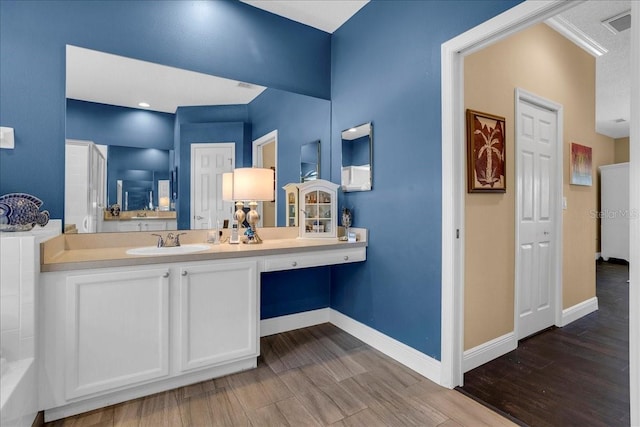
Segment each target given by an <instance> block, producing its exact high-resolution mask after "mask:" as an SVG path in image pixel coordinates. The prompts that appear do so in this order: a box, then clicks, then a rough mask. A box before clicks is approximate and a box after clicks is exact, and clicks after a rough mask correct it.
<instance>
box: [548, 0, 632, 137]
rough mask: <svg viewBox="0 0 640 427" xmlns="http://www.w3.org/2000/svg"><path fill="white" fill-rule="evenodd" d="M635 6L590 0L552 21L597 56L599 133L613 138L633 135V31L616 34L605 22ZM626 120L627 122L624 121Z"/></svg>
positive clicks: (552, 25)
mask: <svg viewBox="0 0 640 427" xmlns="http://www.w3.org/2000/svg"><path fill="white" fill-rule="evenodd" d="M629 9H631V2H630V0H626V1H593V0H592V1H586V2H584V3H581V4H580V5H578V6H576V7H574V8H572V9H569V10H567V11H566V12H564V13H561V14H560V15H559V16H557V17H556V22H551V23H549V22H548V23H549V24H550V26H551V27H552V28H554V29H556V30H558V31H559V32H560V33H561V34H563V35H564V36H565V37H567V38H569V40H572V41H573V42H574V43H576V44H577V45H578V46H580V47H582V48H583V49H585V50H586V51H587V52H589V53H591V54H594V51H596V50H600V52H602V51H605V52H606V53H603V54H602V55H601V56H596V55H594V56H596V132H598V133H601V134H603V135H607V136H609V137H611V138H622V137H627V136H629V120H630V118H631V92H630V85H631V81H630V79H631V63H630V61H629V56H630V55H629V54H630V52H631V31H629V30H626V31H623V32H621V33H618V34H614V33H613V32H612V31H611V30H609V29H607V28H606V27H605V26H604V25H602V21H604V20H606V19H608V18H611V17H614V16H616V15H619V14H621V13H623V12H626V11H628V10H629ZM620 120H624V121H620Z"/></svg>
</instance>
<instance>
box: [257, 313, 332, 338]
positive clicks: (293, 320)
mask: <svg viewBox="0 0 640 427" xmlns="http://www.w3.org/2000/svg"><path fill="white" fill-rule="evenodd" d="M327 322H329V308H320V309H318V310H311V311H303V312H302V313H295V314H289V315H287V316H279V317H273V318H271V319H264V320H261V321H260V336H261V337H266V336H269V335H274V334H280V333H282V332H287V331H293V330H294V329H300V328H306V327H309V326H314V325H319V324H321V323H327Z"/></svg>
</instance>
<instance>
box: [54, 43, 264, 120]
mask: <svg viewBox="0 0 640 427" xmlns="http://www.w3.org/2000/svg"><path fill="white" fill-rule="evenodd" d="M239 83H240V82H238V81H236V80H229V79H223V78H221V77H216V76H211V75H209V74H202V73H196V72H193V71H188V70H181V69H178V68H173V67H167V66H165V65H159V64H153V63H151V62H145V61H139V60H137V59H131V58H125V57H123V56H118V55H111V54H108V53H104V52H98V51H95V50H90V49H84V48H80V47H76V46H70V45H67V87H66V94H67V98H71V99H79V100H82V101H91V102H98V103H101V104H111V105H119V106H121V107H130V108H140V107H139V106H138V103H139V102H146V103H148V104H150V107H149V108H147V109H149V110H153V111H161V112H165V113H175V112H176V109H177V108H178V107H180V106H194V105H232V104H247V103H249V102H251V101H252V100H253V99H254V98H255V97H256V96H258V95H260V94H261V93H262V91H263V90H265V89H266V88H265V87H264V86H258V85H248V84H246V83H243V84H239Z"/></svg>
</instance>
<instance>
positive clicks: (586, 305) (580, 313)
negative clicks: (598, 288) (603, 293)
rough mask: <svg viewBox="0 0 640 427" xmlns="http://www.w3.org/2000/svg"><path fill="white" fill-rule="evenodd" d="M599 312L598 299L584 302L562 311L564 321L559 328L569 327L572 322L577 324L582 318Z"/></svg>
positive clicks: (594, 298)
mask: <svg viewBox="0 0 640 427" xmlns="http://www.w3.org/2000/svg"><path fill="white" fill-rule="evenodd" d="M597 310H598V298H597V297H593V298H589V299H588V300H584V301H582V302H581V303H578V304H576V305H574V306H572V307H569V308H565V309H564V310H562V321H561V323H560V325H559V326H567V325H568V324H569V323H571V322H575V321H576V320H578V319H580V318H581V317H584V316H586V315H587V314H589V313H593V312H594V311H597Z"/></svg>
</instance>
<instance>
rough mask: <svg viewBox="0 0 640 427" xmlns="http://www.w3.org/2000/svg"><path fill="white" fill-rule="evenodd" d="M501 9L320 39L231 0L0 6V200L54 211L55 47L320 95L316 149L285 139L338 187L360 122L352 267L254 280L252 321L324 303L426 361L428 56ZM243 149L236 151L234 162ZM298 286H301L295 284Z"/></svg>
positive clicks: (436, 150) (433, 254)
mask: <svg viewBox="0 0 640 427" xmlns="http://www.w3.org/2000/svg"><path fill="white" fill-rule="evenodd" d="M517 3H519V1H518V0H506V1H403V0H396V1H373V2H371V3H369V4H368V5H366V6H365V7H364V8H363V9H361V10H360V11H359V12H358V13H357V14H356V15H355V16H354V17H353V18H352V19H350V20H349V21H348V22H347V23H346V24H345V25H343V26H342V27H341V28H340V29H339V30H338V31H337V32H336V33H334V34H333V36H330V35H329V34H326V33H323V32H321V31H317V30H314V29H312V28H310V27H307V26H304V25H301V24H297V23H294V22H292V21H289V20H286V19H283V18H280V17H278V16H275V15H271V14H269V13H266V12H263V11H261V10H259V9H256V8H253V7H251V6H248V5H246V4H243V3H241V2H237V1H226V0H218V1H158V2H150V1H149V2H145V1H137V2H115V1H91V2H80V1H56V2H51V1H0V51H1V52H2V56H1V57H0V69H1V70H2V72H0V88H1V89H2V96H1V97H0V125H2V126H10V127H13V128H15V135H16V149H15V150H1V151H0V194H2V193H7V192H12V191H24V192H28V193H32V194H34V195H36V196H38V197H39V198H41V199H42V200H44V202H45V208H46V209H49V211H50V212H51V214H52V217H54V218H59V217H61V216H62V213H63V202H64V195H63V188H64V164H63V163H64V139H65V130H64V126H65V125H64V116H65V94H64V90H65V89H64V88H65V83H64V78H65V58H64V52H65V44H67V43H68V44H74V45H77V46H81V47H86V48H90V49H96V50H101V51H104V52H109V53H114V54H118V55H123V56H129V57H134V58H138V59H142V60H146V61H151V62H156V63H160V64H165V65H170V66H176V67H179V68H185V69H190V70H193V71H199V72H204V73H208V74H215V75H219V76H222V77H228V78H233V79H237V80H244V81H247V82H251V83H256V84H261V85H264V86H268V87H271V88H275V89H280V90H287V91H292V92H297V93H301V94H305V95H310V96H315V97H320V98H324V99H331V100H332V105H331V106H330V107H329V109H330V114H331V135H330V137H331V144H330V146H329V147H328V148H327V147H326V145H327V144H325V140H327V138H326V137H320V138H318V137H317V136H311V135H310V138H304V139H303V140H301V141H298V143H304V142H309V141H311V140H314V139H321V140H322V144H323V167H322V168H323V170H322V175H323V177H325V178H328V177H329V176H328V175H327V174H326V173H325V171H326V170H327V171H330V173H331V180H332V181H333V182H339V180H340V165H341V162H340V147H341V138H340V131H341V130H342V129H346V128H348V127H351V126H353V125H357V124H360V123H365V122H368V121H372V122H373V125H374V129H375V131H374V148H373V149H374V165H373V174H374V190H373V191H370V192H359V193H348V194H346V195H342V196H341V197H340V201H341V204H342V205H346V206H350V207H352V208H354V215H355V217H354V221H355V222H354V225H356V226H361V227H367V228H369V229H370V246H369V248H368V260H367V262H366V263H359V264H354V265H348V266H340V267H334V268H332V269H329V270H327V269H319V270H318V271H319V272H320V273H319V274H318V272H316V271H315V270H312V271H310V272H299V273H298V272H293V273H292V274H293V275H290V274H285V273H282V274H281V275H279V274H274V275H267V276H266V279H265V284H266V289H272V292H273V293H271V294H270V295H267V294H265V295H263V296H262V299H263V303H264V304H265V310H264V311H265V315H266V316H273V315H278V314H285V313H289V312H295V311H298V310H304V309H307V308H308V307H316V308H320V307H324V306H326V304H327V302H328V301H329V302H330V305H331V307H333V308H335V309H337V310H339V311H341V312H343V313H345V314H347V315H348V316H350V317H352V318H354V319H356V320H359V321H361V322H363V323H365V324H367V325H369V326H371V327H373V328H375V329H377V330H379V331H380V332H382V333H384V334H387V335H389V336H391V337H393V338H395V339H397V340H399V341H402V342H404V343H405V344H408V345H409V346H411V347H414V348H416V349H417V350H419V351H422V352H424V353H426V354H428V355H431V356H433V357H435V358H437V359H439V358H440V298H441V295H440V287H441V277H440V273H441V272H440V261H441V254H440V242H441V236H440V227H441V217H440V215H441V213H440V207H441V194H440V186H441V169H440V168H441V164H440V162H441V152H440V139H441V125H440V122H441V111H440V108H441V107H440V48H441V44H442V43H443V42H444V41H446V40H448V39H450V38H452V37H454V36H456V35H457V34H460V33H462V32H464V31H465V30H467V29H469V28H471V27H473V26H475V25H476V24H479V23H481V22H483V21H485V20H487V19H488V18H490V17H493V16H495V15H497V14H498V13H500V12H502V11H504V10H506V9H508V8H509V7H512V6H513V5H515V4H517ZM266 96H269V94H266ZM255 107H256V108H257V107H258V105H257V104H256V105H255ZM251 108H253V106H252V107H251ZM263 111H264V112H265V118H264V121H260V123H262V124H259V125H258V126H257V127H256V129H253V130H251V129H249V128H248V127H247V126H246V125H244V124H243V125H242V129H240V128H239V126H240V125H238V126H235V127H234V126H233V120H227V121H228V122H231V123H229V124H226V125H225V124H215V123H214V124H207V123H201V124H194V123H187V124H180V123H179V122H178V121H176V123H175V125H174V135H175V136H176V140H177V141H178V142H177V144H180V146H179V147H177V150H176V152H175V157H176V160H177V161H178V162H179V163H180V164H187V163H185V161H186V159H185V157H186V156H188V155H189V154H187V153H190V152H189V149H188V144H189V143H190V142H202V141H196V140H197V139H199V138H200V137H202V136H208V135H210V136H215V137H220V138H221V140H228V137H229V136H228V135H225V134H224V132H226V131H229V132H233V133H234V135H240V134H241V135H242V138H243V140H245V141H246V140H247V138H248V140H250V139H251V135H252V132H253V133H254V134H256V135H258V136H261V135H263V134H264V133H266V132H269V131H271V130H273V128H269V126H268V125H269V124H270V120H271V119H270V118H268V117H269V115H271V114H273V115H276V114H279V112H278V111H273V110H270V109H269V108H268V107H265V109H264V110H263ZM275 120H276V119H275V118H274V121H275ZM278 120H279V119H278ZM221 126H227V127H234V128H233V129H225V130H224V132H223V131H222V129H221V128H219V127H221ZM263 127H264V128H263ZM250 152H251V147H250V144H248V145H247V144H245V145H244V146H243V152H242V161H243V162H244V161H245V160H248V159H250ZM329 154H330V156H331V157H330V158H331V162H330V164H329V162H326V159H327V158H328V157H327V155H329ZM180 157H182V159H181V158H180ZM279 160H280V159H279ZM283 161H287V162H289V161H293V158H289V159H284V160H283ZM297 161H298V159H296V162H297ZM236 162H237V163H236V164H237V165H239V163H238V158H237V159H236ZM245 164H246V163H245ZM327 167H328V169H326V168H327ZM183 172H184V171H182V170H181V171H180V174H181V175H180V186H181V188H180V191H181V192H183V191H187V189H186V188H185V186H184V184H185V183H188V178H187V176H186V175H184V173H183ZM327 173H328V172H327ZM282 180H283V181H297V178H294V177H293V176H292V177H290V178H289V177H287V176H285V177H282ZM183 208H184V207H181V209H183ZM186 220H187V221H188V218H187V219H186ZM183 222H184V221H183ZM398 224H401V227H398ZM180 226H181V227H183V226H184V224H181V225H180ZM399 246H400V247H401V248H402V250H401V251H399V250H398V249H397V248H398V247H399ZM298 274H299V276H298ZM327 274H328V275H329V276H330V290H329V288H328V285H327V284H328V283H329V280H328V278H327V277H326V275H327ZM314 276H316V277H314ZM321 276H323V277H324V279H323V278H322V277H321ZM292 277H294V278H295V280H292V279H291V278H292ZM318 277H319V278H318ZM316 279H317V280H318V281H315V280H316ZM273 283H275V285H272V284H273ZM294 283H295V284H298V287H295V285H294ZM306 283H310V284H311V285H310V288H311V290H309V291H307V289H305V288H303V287H300V284H302V286H304V284H306ZM287 300H288V302H287Z"/></svg>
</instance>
